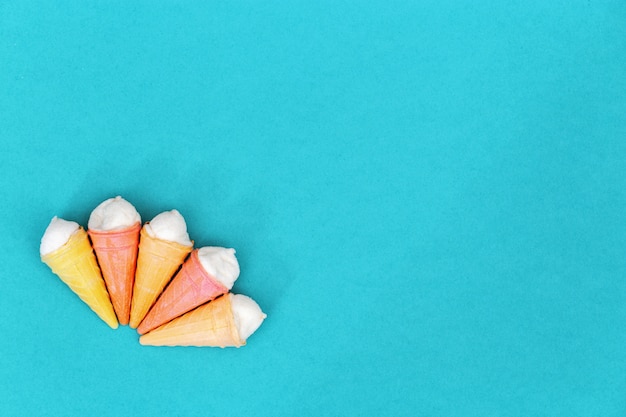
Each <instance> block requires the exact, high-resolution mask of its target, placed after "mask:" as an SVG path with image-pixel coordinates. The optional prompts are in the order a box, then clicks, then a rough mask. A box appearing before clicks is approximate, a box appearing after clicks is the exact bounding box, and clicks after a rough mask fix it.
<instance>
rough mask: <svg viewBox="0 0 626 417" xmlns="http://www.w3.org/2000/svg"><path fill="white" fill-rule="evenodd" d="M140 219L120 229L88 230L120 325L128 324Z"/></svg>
mask: <svg viewBox="0 0 626 417" xmlns="http://www.w3.org/2000/svg"><path fill="white" fill-rule="evenodd" d="M140 229H141V223H139V222H138V223H136V224H134V225H133V226H130V227H127V228H125V229H121V230H111V231H97V230H88V233H89V237H90V238H91V242H92V245H93V249H94V251H95V252H96V257H97V258H98V264H99V265H100V269H101V270H102V276H103V277H104V281H105V282H106V284H107V288H108V290H109V294H110V296H111V302H112V303H113V308H114V309H115V314H117V319H118V320H119V322H120V324H121V325H126V324H128V320H129V317H130V301H131V296H132V293H133V282H134V280H135V269H136V267H137V250H138V245H139V230H140Z"/></svg>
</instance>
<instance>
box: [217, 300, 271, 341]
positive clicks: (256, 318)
mask: <svg viewBox="0 0 626 417" xmlns="http://www.w3.org/2000/svg"><path fill="white" fill-rule="evenodd" d="M227 296H230V297H231V299H230V304H231V308H232V310H233V316H234V318H235V326H237V331H238V332H239V337H240V338H241V340H247V339H248V337H250V335H251V334H252V333H254V332H255V331H256V329H258V328H259V326H260V325H261V323H263V320H265V318H266V317H267V315H266V314H265V313H263V312H262V311H261V307H259V305H258V304H257V303H256V302H255V301H254V300H253V299H252V298H250V297H248V296H246V295H243V294H228V295H226V296H225V297H227Z"/></svg>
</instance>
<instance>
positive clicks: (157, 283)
mask: <svg viewBox="0 0 626 417" xmlns="http://www.w3.org/2000/svg"><path fill="white" fill-rule="evenodd" d="M192 248H193V245H192V246H185V245H181V244H180V243H177V242H171V241H168V240H161V239H157V238H155V237H152V236H150V235H149V234H148V233H147V232H146V228H145V227H144V228H142V229H141V238H140V240H139V255H138V256H137V271H136V272H135V286H134V289H133V301H132V303H131V307H130V327H132V328H133V329H135V328H137V326H139V323H141V321H142V320H143V318H144V317H145V316H146V314H147V313H148V310H150V307H152V304H154V302H155V301H156V299H157V297H158V296H159V294H161V292H162V291H163V288H165V286H166V285H167V283H168V282H169V280H170V278H172V275H174V273H175V272H176V270H177V269H178V268H179V267H180V265H181V264H182V263H183V261H184V260H185V258H186V257H187V255H188V254H189V252H191V250H192Z"/></svg>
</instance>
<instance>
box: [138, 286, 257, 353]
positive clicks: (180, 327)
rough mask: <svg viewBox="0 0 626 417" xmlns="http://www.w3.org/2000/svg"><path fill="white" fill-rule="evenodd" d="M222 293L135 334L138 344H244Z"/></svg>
mask: <svg viewBox="0 0 626 417" xmlns="http://www.w3.org/2000/svg"><path fill="white" fill-rule="evenodd" d="M230 298H231V295H230V294H226V295H224V296H223V297H220V298H218V299H216V300H213V301H211V302H210V303H208V304H205V305H203V306H201V307H198V308H196V309H195V310H193V311H190V312H188V313H187V314H185V315H183V316H181V317H179V318H177V319H175V320H172V321H171V322H169V323H167V324H164V325H163V326H161V327H159V328H157V329H154V330H152V331H151V332H150V333H148V334H146V335H143V336H141V337H140V338H139V343H141V344H142V345H152V346H213V347H226V346H234V347H239V346H243V345H245V344H246V342H245V341H244V340H241V339H240V337H239V334H238V332H237V328H236V327H235V319H234V317H233V312H232V306H231V303H230Z"/></svg>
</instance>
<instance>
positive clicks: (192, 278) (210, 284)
mask: <svg viewBox="0 0 626 417" xmlns="http://www.w3.org/2000/svg"><path fill="white" fill-rule="evenodd" d="M227 292H228V288H226V287H224V286H223V285H222V284H221V283H219V281H217V280H216V279H215V278H214V277H212V276H211V275H209V274H208V273H207V272H206V271H205V270H204V268H203V267H202V264H201V263H200V259H198V250H197V249H196V250H194V251H193V252H191V255H190V256H189V258H187V261H185V263H184V264H183V266H182V268H181V269H180V271H179V272H178V274H176V276H175V277H174V278H173V279H172V282H170V285H168V287H167V288H166V289H165V291H163V294H161V297H159V299H158V300H157V302H156V303H155V304H154V305H153V306H152V308H151V309H150V312H149V313H148V315H146V318H145V319H144V320H143V321H142V322H141V325H140V326H139V327H138V328H137V331H138V332H139V333H140V334H144V333H147V332H149V331H150V330H152V329H155V328H157V327H159V326H160V325H162V324H165V323H167V322H169V321H170V320H172V319H175V318H176V317H178V316H180V315H182V314H184V313H186V312H188V311H189V310H192V309H194V308H196V307H197V306H199V305H202V304H204V303H206V302H207V301H210V300H212V299H214V298H216V297H217V296H219V295H221V294H225V293H227Z"/></svg>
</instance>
